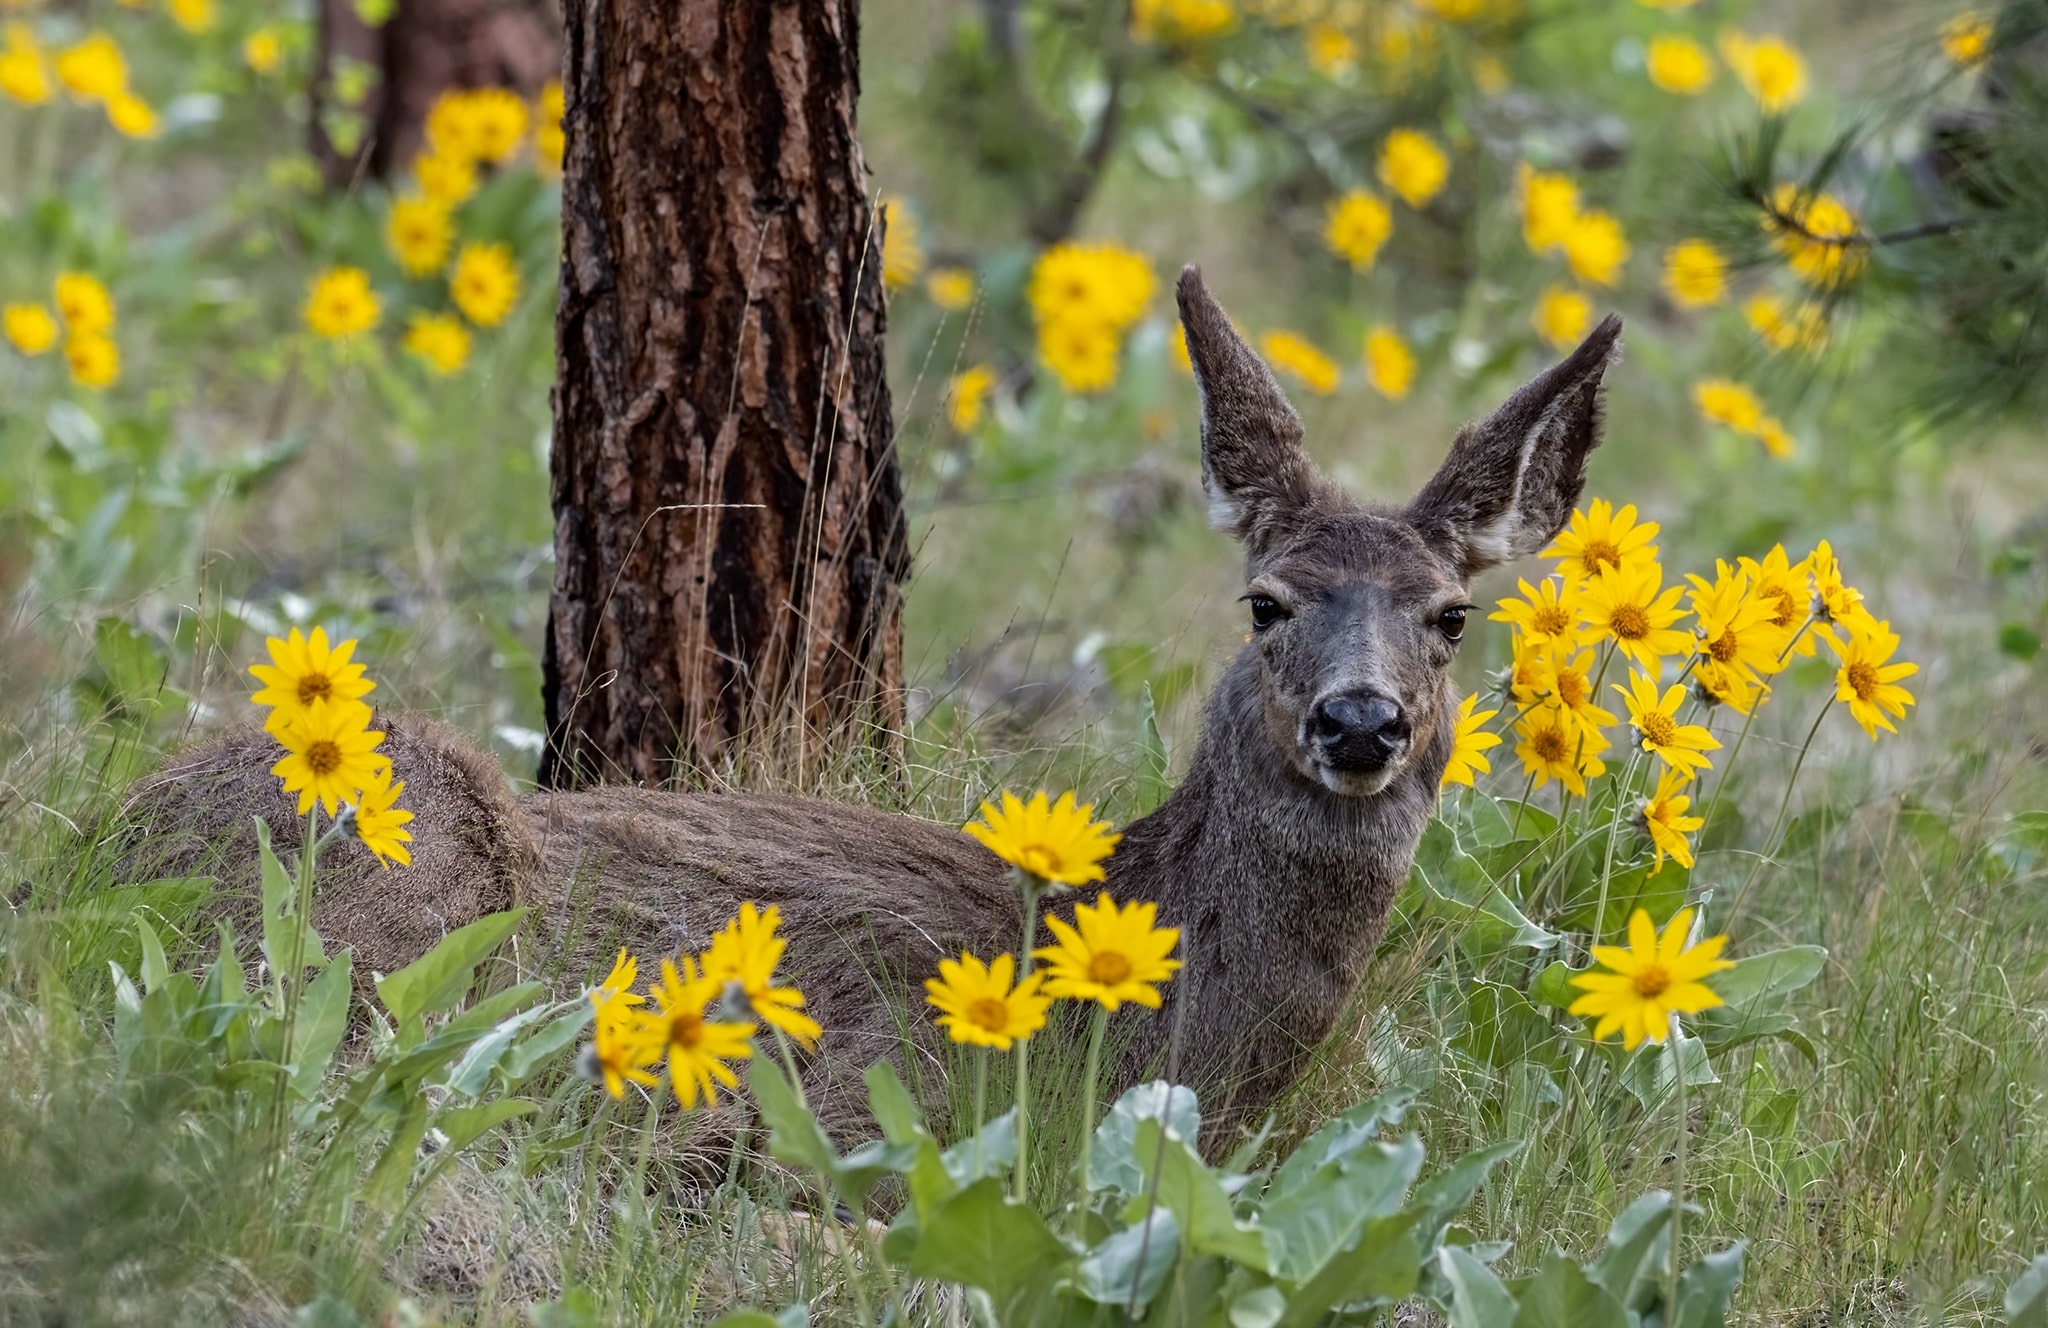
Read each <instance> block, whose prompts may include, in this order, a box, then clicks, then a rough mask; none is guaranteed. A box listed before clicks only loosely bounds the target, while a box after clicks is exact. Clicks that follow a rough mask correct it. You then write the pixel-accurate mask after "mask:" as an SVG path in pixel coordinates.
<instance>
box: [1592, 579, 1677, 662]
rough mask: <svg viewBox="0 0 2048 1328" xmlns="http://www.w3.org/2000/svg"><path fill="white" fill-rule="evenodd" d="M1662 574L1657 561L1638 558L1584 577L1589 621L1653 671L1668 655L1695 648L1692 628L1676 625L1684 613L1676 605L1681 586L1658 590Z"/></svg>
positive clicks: (1617, 646)
mask: <svg viewBox="0 0 2048 1328" xmlns="http://www.w3.org/2000/svg"><path fill="white" fill-rule="evenodd" d="M1663 580H1664V572H1663V569H1662V568H1660V567H1658V566H1657V564H1655V563H1638V564H1636V565H1634V566H1626V565H1625V566H1623V567H1621V568H1620V569H1619V570H1617V569H1615V568H1612V567H1602V568H1601V569H1600V575H1598V576H1596V577H1594V578H1593V579H1592V580H1591V581H1588V582H1587V583H1586V607H1585V612H1584V613H1583V614H1582V617H1583V618H1584V620H1585V623H1586V625H1587V626H1588V627H1590V628H1592V629H1593V630H1594V631H1595V632H1596V633H1598V634H1599V635H1601V636H1608V637H1612V638H1613V639H1614V648H1615V649H1616V650H1618V651H1620V652H1621V654H1622V655H1623V656H1624V657H1625V658H1627V659H1628V660H1629V661H1631V662H1632V663H1634V664H1635V665H1636V666H1637V667H1639V668H1641V669H1642V670H1643V671H1644V672H1646V673H1653V672H1655V671H1656V669H1657V661H1658V660H1660V659H1663V658H1664V657H1665V656H1666V655H1686V654H1690V653H1692V646H1693V637H1692V633H1690V632H1684V631H1679V630H1678V629H1676V628H1675V627H1673V626H1672V624H1674V623H1676V622H1677V621H1678V620H1679V619H1680V618H1683V617H1684V616H1685V612H1684V610H1682V609H1680V608H1679V607H1678V597H1679V593H1680V591H1679V588H1678V587H1677V586H1673V587H1671V588H1670V589H1669V590H1665V591H1663V592H1662V593H1661V594H1660V593H1659V592H1658V588H1659V586H1661V585H1662V584H1663Z"/></svg>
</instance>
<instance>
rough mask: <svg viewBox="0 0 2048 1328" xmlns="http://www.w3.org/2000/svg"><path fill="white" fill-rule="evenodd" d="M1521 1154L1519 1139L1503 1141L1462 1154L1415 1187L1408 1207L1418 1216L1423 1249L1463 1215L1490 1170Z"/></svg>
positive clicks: (1440, 1236) (1434, 1243) (1435, 1241)
mask: <svg viewBox="0 0 2048 1328" xmlns="http://www.w3.org/2000/svg"><path fill="white" fill-rule="evenodd" d="M1521 1151H1522V1141H1521V1140H1519V1139H1503V1140H1500V1141H1499V1142H1496V1143H1490V1144H1488V1145H1487V1146H1486V1147H1484V1148H1480V1149H1475V1150H1474V1151H1472V1152H1470V1153H1467V1154H1465V1156H1463V1157H1461V1158H1459V1159H1458V1160H1457V1161H1456V1162H1453V1163H1452V1164H1451V1165H1450V1166H1448V1167H1445V1168H1444V1169H1443V1170H1442V1171H1439V1172H1437V1173H1436V1175H1434V1176H1431V1177H1430V1178H1429V1179H1428V1180H1426V1181H1424V1182H1422V1184H1420V1185H1418V1186H1416V1187H1415V1197H1414V1198H1413V1199H1411V1200H1409V1204H1408V1206H1409V1207H1410V1208H1412V1209H1414V1210H1415V1211H1416V1212H1418V1213H1420V1214H1422V1220H1421V1235H1422V1243H1423V1246H1424V1247H1425V1248H1433V1247H1434V1246H1435V1245H1436V1243H1437V1242H1438V1241H1440V1240H1441V1239H1442V1238H1443V1230H1444V1228H1445V1227H1446V1226H1448V1225H1449V1224H1450V1221H1451V1219H1452V1218H1454V1217H1456V1216H1457V1215H1458V1214H1459V1213H1462V1212H1464V1211H1465V1206H1466V1205H1467V1204H1469V1203H1471V1202H1472V1197H1473V1196H1474V1195H1476V1194H1478V1193H1479V1187H1480V1186H1481V1185H1484V1184H1485V1183H1486V1178H1487V1177H1488V1176H1489V1175H1491V1174H1493V1169H1494V1168H1495V1167H1496V1166H1499V1165H1500V1164H1501V1163H1502V1162H1505V1161H1507V1160H1508V1159H1509V1158H1511V1157H1513V1156H1514V1155H1515V1154H1517V1153H1519V1152H1521Z"/></svg>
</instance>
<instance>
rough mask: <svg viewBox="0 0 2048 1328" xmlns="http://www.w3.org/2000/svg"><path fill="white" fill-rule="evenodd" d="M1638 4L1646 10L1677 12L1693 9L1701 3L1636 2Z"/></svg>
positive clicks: (1683, 0)
mask: <svg viewBox="0 0 2048 1328" xmlns="http://www.w3.org/2000/svg"><path fill="white" fill-rule="evenodd" d="M1636 3H1637V4H1639V5H1641V6H1642V7H1643V8H1645V9H1663V10H1671V11H1676V10H1680V9H1691V8H1692V7H1693V6H1694V5H1696V4H1698V3H1699V0H1636Z"/></svg>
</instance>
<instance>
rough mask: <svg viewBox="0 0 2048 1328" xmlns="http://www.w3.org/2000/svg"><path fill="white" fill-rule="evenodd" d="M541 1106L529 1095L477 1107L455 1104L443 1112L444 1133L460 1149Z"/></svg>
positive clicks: (453, 1147) (450, 1146)
mask: <svg viewBox="0 0 2048 1328" xmlns="http://www.w3.org/2000/svg"><path fill="white" fill-rule="evenodd" d="M539 1110H540V1104H539V1103H537V1102H528V1101H527V1100H526V1099H525V1098H519V1097H508V1098H500V1099H499V1100H498V1101H496V1102H484V1103H479V1104H478V1105H476V1106H473V1107H451V1108H449V1109H448V1110H446V1111H444V1112H442V1113H441V1119H440V1121H439V1122H438V1124H439V1127H440V1130H441V1133H442V1134H445V1135H447V1136H448V1147H449V1149H450V1150H452V1151H454V1152H457V1153H459V1152H461V1151H462V1150H463V1149H465V1148H467V1147H469V1146H470V1145H471V1144H473V1143H475V1142H476V1141H477V1140H479V1139H481V1138H483V1137H484V1136H485V1135H486V1134H489V1133H490V1132H491V1131H492V1130H495V1129H497V1128H498V1127H499V1126H500V1125H503V1124H504V1123H505V1122H506V1121H508V1120H516V1119H518V1118H519V1117H521V1116H531V1115H532V1114H533V1113H534V1112H536V1111H539Z"/></svg>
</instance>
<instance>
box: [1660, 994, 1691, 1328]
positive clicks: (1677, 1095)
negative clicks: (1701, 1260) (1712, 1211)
mask: <svg viewBox="0 0 2048 1328" xmlns="http://www.w3.org/2000/svg"><path fill="white" fill-rule="evenodd" d="M1682 1033H1683V1030H1681V1029H1680V1028H1679V1026H1678V1011H1676V1010H1673V1011H1672V1012H1671V1026H1670V1028H1669V1030H1668V1031H1667V1033H1666V1036H1667V1037H1668V1038H1669V1039H1670V1042H1671V1095H1672V1098H1673V1100H1674V1101H1676V1102H1677V1104H1678V1138H1677V1140H1676V1141H1675V1142H1674V1143H1673V1144H1672V1146H1671V1151H1672V1159H1673V1170H1672V1175H1671V1258H1670V1261H1669V1263H1667V1264H1666V1266H1665V1269H1664V1322H1666V1323H1671V1322H1673V1321H1674V1320H1675V1319H1676V1318H1677V1314H1678V1235H1679V1230H1678V1228H1679V1223H1680V1221H1681V1220H1682V1219H1683V1218H1684V1216H1685V1142H1686V1141H1685V1135H1686V1129H1685V1056H1684V1054H1683V1052H1682V1051H1681V1050H1680V1047H1679V1041H1678V1040H1679V1038H1680V1037H1681V1036H1682Z"/></svg>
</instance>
